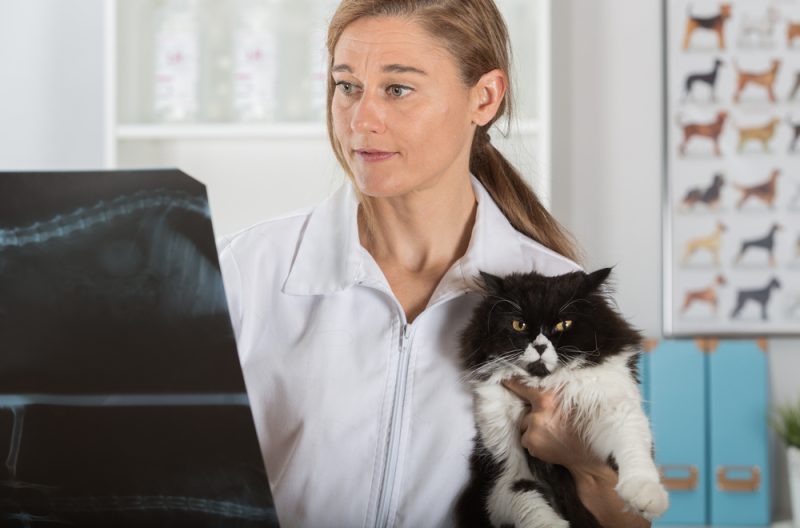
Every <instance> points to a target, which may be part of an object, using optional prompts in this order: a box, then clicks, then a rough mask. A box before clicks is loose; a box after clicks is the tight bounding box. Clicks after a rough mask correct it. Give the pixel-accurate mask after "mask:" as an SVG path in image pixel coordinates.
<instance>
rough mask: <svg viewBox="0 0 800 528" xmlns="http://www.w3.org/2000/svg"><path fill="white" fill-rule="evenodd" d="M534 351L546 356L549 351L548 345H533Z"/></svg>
mask: <svg viewBox="0 0 800 528" xmlns="http://www.w3.org/2000/svg"><path fill="white" fill-rule="evenodd" d="M533 349H534V350H536V351H537V352H538V353H539V354H544V351H545V350H547V345H533Z"/></svg>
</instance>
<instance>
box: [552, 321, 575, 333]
mask: <svg viewBox="0 0 800 528" xmlns="http://www.w3.org/2000/svg"><path fill="white" fill-rule="evenodd" d="M570 326H572V321H559V322H558V324H556V326H555V328H553V330H555V331H556V332H563V331H564V330H566V329H567V328H569V327H570Z"/></svg>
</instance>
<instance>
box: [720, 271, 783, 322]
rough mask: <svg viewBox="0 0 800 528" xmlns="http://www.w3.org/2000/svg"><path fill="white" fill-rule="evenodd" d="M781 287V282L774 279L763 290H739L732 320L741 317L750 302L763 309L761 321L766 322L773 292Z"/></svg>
mask: <svg viewBox="0 0 800 528" xmlns="http://www.w3.org/2000/svg"><path fill="white" fill-rule="evenodd" d="M780 287H781V283H780V281H779V280H778V279H777V278H775V277H772V279H770V281H769V283H767V285H766V286H764V287H763V288H758V289H751V290H737V292H736V306H735V307H734V309H733V311H732V312H731V319H736V318H737V317H739V313H740V312H741V311H742V308H744V306H745V305H746V304H747V303H748V302H749V303H751V304H752V303H755V304H757V305H758V306H759V307H760V308H761V319H762V320H763V321H766V320H768V319H769V317H768V316H767V305H768V304H769V301H770V298H771V297H772V290H778V289H780Z"/></svg>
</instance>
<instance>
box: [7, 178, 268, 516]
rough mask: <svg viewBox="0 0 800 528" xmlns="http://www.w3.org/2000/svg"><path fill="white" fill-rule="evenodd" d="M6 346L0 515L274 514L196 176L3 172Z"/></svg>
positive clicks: (208, 216) (208, 224)
mask: <svg viewBox="0 0 800 528" xmlns="http://www.w3.org/2000/svg"><path fill="white" fill-rule="evenodd" d="M42 189H47V190H48V193H49V194H47V195H44V194H42V196H41V204H40V203H39V201H37V198H38V195H37V193H41V192H42V191H41V190H42ZM59 193H63V195H64V197H63V200H62V199H61V196H60V195H59ZM84 195H85V196H84ZM11 197H13V200H14V202H11V201H10V200H11V199H12V198H11ZM20 200H21V201H22V203H24V204H25V206H24V207H23V206H21V205H19V203H18V201H20ZM62 201H63V202H64V203H63V206H62V203H61V202H62ZM37 211H39V213H38V214H37ZM0 348H2V354H0V457H3V459H4V464H3V467H2V471H0V526H19V527H39V526H58V525H69V526H92V527H94V526H97V527H100V526H103V527H105V526H155V527H161V526H198V527H201V528H202V527H206V526H233V527H246V528H250V527H256V526H257V527H262V526H277V519H276V518H275V512H274V506H273V503H272V497H271V494H270V491H269V486H268V483H267V476H266V472H265V471H264V466H263V460H262V458H261V454H260V450H259V448H258V443H257V439H256V436H255V429H254V427H253V422H252V416H251V414H250V409H249V404H248V400H247V395H246V394H245V390H244V382H243V379H242V374H241V368H240V366H239V360H238V356H237V353H236V348H235V342H234V339H233V334H232V330H231V327H230V320H229V315H228V311H227V305H226V301H225V295H224V290H223V287H222V280H221V276H220V272H219V263H218V261H217V255H216V249H215V245H214V237H213V232H212V229H211V223H210V214H209V209H208V205H207V200H206V198H205V190H204V188H203V187H202V185H200V184H198V183H197V182H194V181H193V180H191V179H190V178H188V177H187V176H185V175H183V174H182V173H180V172H179V171H141V172H139V171H128V172H115V173H62V174H47V173H31V174H27V173H16V174H15V173H6V174H3V173H0Z"/></svg>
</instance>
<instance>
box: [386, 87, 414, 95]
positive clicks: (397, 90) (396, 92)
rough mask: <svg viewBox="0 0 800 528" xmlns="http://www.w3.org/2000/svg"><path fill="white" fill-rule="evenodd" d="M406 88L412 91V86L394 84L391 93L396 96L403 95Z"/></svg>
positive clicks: (390, 89) (390, 88)
mask: <svg viewBox="0 0 800 528" xmlns="http://www.w3.org/2000/svg"><path fill="white" fill-rule="evenodd" d="M406 90H408V91H410V90H411V88H409V87H408V86H402V85H399V84H393V85H391V86H390V87H389V93H390V94H392V95H393V96H394V97H402V96H403V95H405V91H406Z"/></svg>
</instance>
